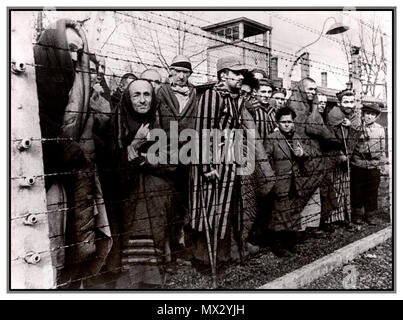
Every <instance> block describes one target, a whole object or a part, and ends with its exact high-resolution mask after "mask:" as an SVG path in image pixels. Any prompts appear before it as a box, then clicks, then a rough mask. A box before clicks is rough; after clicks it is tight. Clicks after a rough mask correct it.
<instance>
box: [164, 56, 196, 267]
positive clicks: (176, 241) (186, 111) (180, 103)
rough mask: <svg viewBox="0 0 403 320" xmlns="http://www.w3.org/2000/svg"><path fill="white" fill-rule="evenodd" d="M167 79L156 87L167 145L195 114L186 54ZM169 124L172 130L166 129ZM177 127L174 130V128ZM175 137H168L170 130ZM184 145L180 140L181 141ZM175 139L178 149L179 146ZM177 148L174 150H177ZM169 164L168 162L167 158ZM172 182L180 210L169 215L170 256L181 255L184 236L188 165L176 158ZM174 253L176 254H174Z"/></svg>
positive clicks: (189, 125) (174, 62) (176, 59)
mask: <svg viewBox="0 0 403 320" xmlns="http://www.w3.org/2000/svg"><path fill="white" fill-rule="evenodd" d="M169 71H170V77H169V82H168V83H164V84H163V85H162V86H161V88H160V89H159V90H158V94H157V98H158V100H159V102H158V111H159V115H160V124H161V127H162V129H163V130H164V131H165V132H167V133H168V136H169V137H170V138H171V139H173V140H174V141H175V140H176V143H175V142H174V143H171V142H170V146H173V145H177V141H178V137H179V135H180V133H181V132H182V131H183V130H185V129H189V128H191V129H193V128H194V123H195V115H196V89H195V88H194V87H193V85H192V84H191V83H190V82H189V77H190V75H191V74H192V64H191V62H190V60H189V58H188V57H186V56H184V55H177V56H176V57H174V58H173V60H172V63H171V65H170V69H169ZM171 125H172V126H173V128H174V130H170V127H171ZM176 128H177V129H176ZM172 132H173V133H174V135H175V136H171V133H172ZM182 144H184V142H182ZM182 144H181V142H179V145H178V148H179V149H180V148H181V146H182ZM178 148H177V149H178ZM170 151H171V152H172V153H173V154H176V155H179V150H173V149H171V150H170ZM170 163H171V164H173V163H172V161H171V160H170ZM170 178H171V179H172V181H173V182H174V184H175V190H176V192H177V193H178V197H179V199H180V201H181V204H180V206H178V207H180V208H181V212H178V213H177V216H176V217H173V221H170V222H169V223H170V224H171V225H172V229H171V230H170V231H171V232H172V235H171V236H170V238H171V251H172V253H173V259H174V260H175V258H176V257H178V258H179V257H184V254H183V253H184V246H185V235H184V218H185V217H186V216H188V214H187V213H188V210H189V209H188V207H189V205H188V203H189V192H190V189H189V166H185V165H181V163H179V161H178V165H177V168H176V169H175V170H174V171H172V172H171V177H170ZM175 252H176V253H178V254H175Z"/></svg>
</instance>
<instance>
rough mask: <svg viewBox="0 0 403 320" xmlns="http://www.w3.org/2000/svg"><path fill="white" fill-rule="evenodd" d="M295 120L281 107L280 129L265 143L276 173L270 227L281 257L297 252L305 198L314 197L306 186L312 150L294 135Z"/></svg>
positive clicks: (278, 121)
mask: <svg viewBox="0 0 403 320" xmlns="http://www.w3.org/2000/svg"><path fill="white" fill-rule="evenodd" d="M295 117H296V115H295V112H294V111H293V110H292V109H290V108H288V107H284V108H280V109H279V110H278V111H277V112H276V120H277V123H278V128H279V130H276V131H274V132H273V133H272V134H270V135H269V136H268V138H267V139H266V140H265V142H264V146H265V150H266V152H267V155H268V157H269V159H270V163H271V166H272V168H273V169H274V171H275V174H276V183H275V185H274V189H273V192H272V194H271V197H272V200H273V202H274V203H273V205H272V208H273V210H272V212H271V216H270V217H269V224H268V227H269V230H270V231H272V233H274V234H275V235H274V238H275V243H274V246H273V247H272V248H273V252H274V253H275V254H276V255H278V256H281V257H283V256H289V255H290V252H289V251H291V252H294V251H295V248H294V246H295V239H296V234H295V233H296V231H298V230H299V229H300V224H301V217H300V213H301V211H302V209H303V206H304V198H305V197H306V196H307V195H308V196H309V195H310V193H309V189H307V188H306V187H305V182H306V178H305V176H304V175H305V170H304V162H305V161H306V160H307V159H309V156H310V155H311V148H310V146H309V145H306V144H305V143H304V141H303V140H302V139H301V137H300V136H299V135H298V134H297V133H295V132H294V119H295ZM266 214H267V212H266ZM288 250H289V251H288Z"/></svg>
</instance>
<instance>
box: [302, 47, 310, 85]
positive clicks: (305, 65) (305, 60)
mask: <svg viewBox="0 0 403 320" xmlns="http://www.w3.org/2000/svg"><path fill="white" fill-rule="evenodd" d="M306 77H309V53H308V52H305V53H304V54H303V55H302V56H301V79H304V78H306Z"/></svg>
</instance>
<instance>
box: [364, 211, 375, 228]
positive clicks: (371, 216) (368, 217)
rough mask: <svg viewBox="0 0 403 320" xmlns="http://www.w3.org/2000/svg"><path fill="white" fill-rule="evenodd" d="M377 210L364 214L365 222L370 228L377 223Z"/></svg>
mask: <svg viewBox="0 0 403 320" xmlns="http://www.w3.org/2000/svg"><path fill="white" fill-rule="evenodd" d="M376 216H377V210H374V211H370V212H366V213H365V222H366V223H367V224H369V225H370V226H376V225H377V224H378V221H377V217H376Z"/></svg>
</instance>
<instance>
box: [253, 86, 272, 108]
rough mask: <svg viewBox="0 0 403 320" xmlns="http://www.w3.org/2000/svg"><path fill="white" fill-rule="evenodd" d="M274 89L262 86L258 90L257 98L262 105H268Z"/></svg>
mask: <svg viewBox="0 0 403 320" xmlns="http://www.w3.org/2000/svg"><path fill="white" fill-rule="evenodd" d="M272 92H273V89H272V88H271V87H270V86H265V85H261V86H260V87H259V89H258V90H257V94H256V98H257V101H259V103H260V104H263V105H268V104H269V101H270V97H271V93H272Z"/></svg>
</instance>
